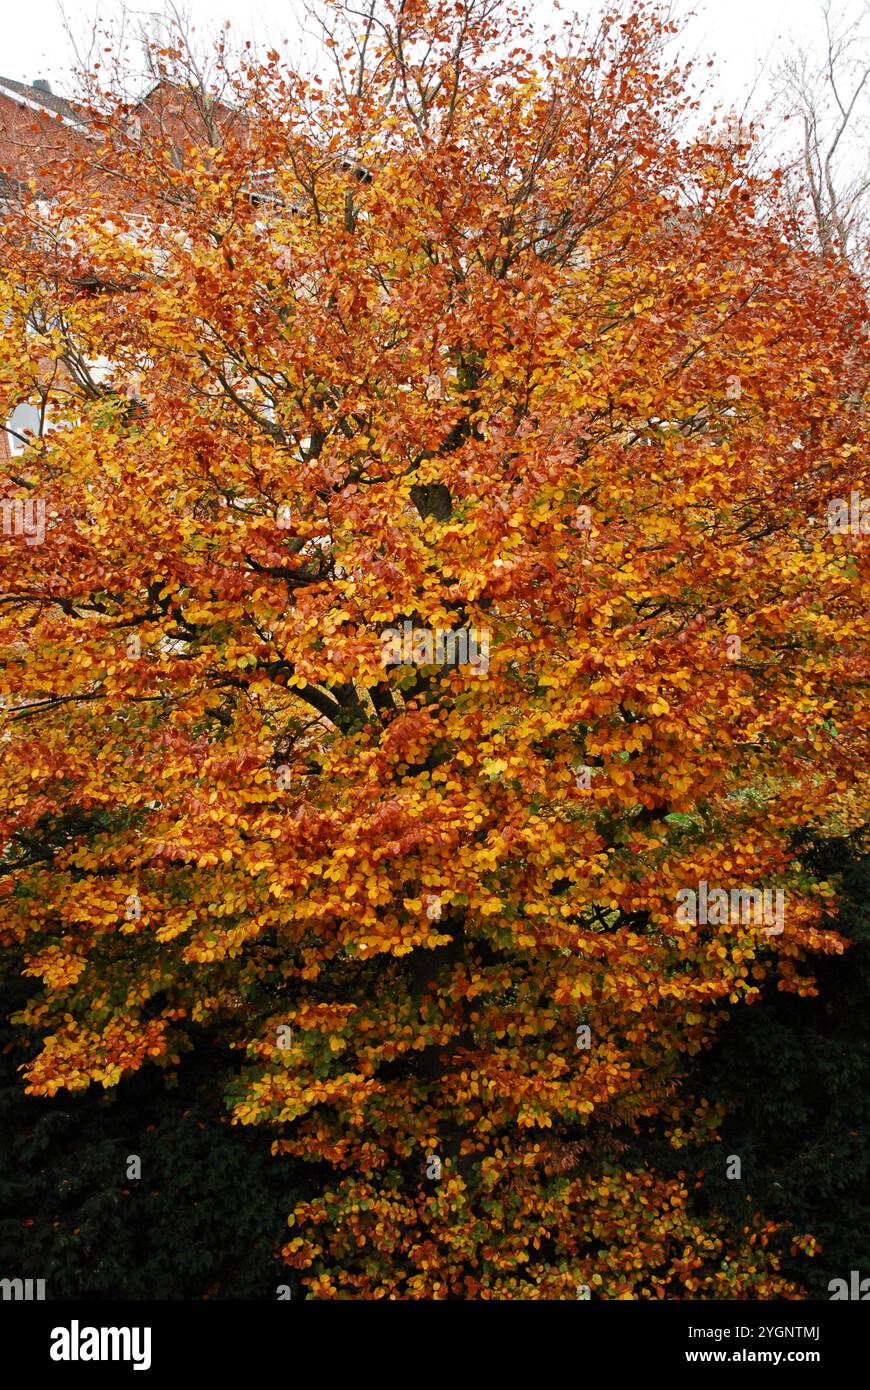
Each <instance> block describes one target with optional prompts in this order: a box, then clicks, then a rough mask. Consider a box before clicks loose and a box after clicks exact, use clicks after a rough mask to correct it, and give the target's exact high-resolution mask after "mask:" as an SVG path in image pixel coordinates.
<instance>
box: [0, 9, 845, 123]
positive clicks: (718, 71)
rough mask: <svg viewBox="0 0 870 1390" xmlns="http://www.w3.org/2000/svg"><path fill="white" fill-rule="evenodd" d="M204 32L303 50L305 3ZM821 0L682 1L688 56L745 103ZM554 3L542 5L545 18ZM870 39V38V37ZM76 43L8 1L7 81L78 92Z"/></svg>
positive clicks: (86, 17) (250, 12)
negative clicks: (42, 82)
mask: <svg viewBox="0 0 870 1390" xmlns="http://www.w3.org/2000/svg"><path fill="white" fill-rule="evenodd" d="M122 3H123V0H63V11H64V12H65V14H66V15H67V17H68V19H69V22H70V24H71V26H72V28H73V29H74V30H75V31H77V32H84V31H85V30H86V29H87V28H88V27H89V23H90V21H91V20H92V19H93V17H94V15H95V14H97V13H100V14H101V15H102V16H103V18H104V19H111V18H112V16H113V15H115V14H117V13H118V11H119V10H120V9H121V7H122ZM180 3H181V4H182V6H183V8H184V9H186V11H187V12H188V13H189V14H190V16H191V17H192V18H193V20H194V22H196V23H197V25H198V26H204V27H206V28H208V27H210V26H213V25H215V24H217V23H219V22H220V21H222V20H224V19H229V20H230V22H231V25H232V30H233V33H234V36H235V37H236V38H245V39H247V38H251V39H254V40H259V41H261V42H263V43H269V44H280V41H281V40H282V39H286V40H289V41H290V44H291V51H292V50H297V49H298V37H297V36H298V35H299V33H300V26H301V23H302V19H303V5H302V3H301V0H180ZM820 5H821V0H676V7H677V9H678V10H679V11H680V12H682V13H685V14H687V15H688V14H690V13H691V12H692V11H694V12H695V13H694V15H693V17H691V18H688V19H687V20H686V23H685V28H684V33H683V44H682V46H683V47H684V49H685V51H686V52H687V53H690V54H697V55H698V56H701V55H703V56H707V55H708V54H709V55H711V56H715V57H716V59H717V64H716V68H715V70H714V83H715V87H716V89H717V91H718V95H719V97H720V99H721V100H722V101H723V102H724V103H725V104H726V105H732V104H735V105H740V104H742V103H741V94H745V93H746V92H747V91H748V90H749V89H750V88H751V87H752V85H753V82H754V80H755V77H756V75H757V73H758V71H759V68H760V67H761V66H762V65H763V64H764V62H765V60H768V61H769V60H770V59H771V56H773V58H774V59H775V57H776V54H777V52H778V51H781V50H782V46H783V45H784V43H785V42H786V41H787V39H788V37H789V36H790V35H795V36H798V37H801V38H802V39H804V40H805V41H808V42H809V43H811V44H812V43H813V42H814V41H815V46H818V40H819V35H820V32H821V31H820V21H819V13H820ZM832 5H833V10H834V12H835V14H839V13H842V14H844V15H855V14H860V13H861V11H862V10H863V8H864V3H863V0H832ZM127 8H128V9H130V10H132V11H134V12H135V13H138V14H141V15H143V16H145V15H147V14H148V13H149V12H150V11H153V10H154V9H160V8H161V5H160V0H157V3H156V4H154V5H152V4H149V3H148V0H145V2H144V3H141V0H140V3H137V0H128V4H127ZM548 8H549V6H548V4H547V0H543V3H541V5H540V9H541V11H542V13H544V14H545V13H546V11H547V9H548ZM572 8H575V9H579V10H581V11H582V10H584V9H586V8H588V4H587V0H562V10H563V12H564V11H569V10H571V9H572ZM868 39H870V35H868ZM69 68H70V57H69V44H68V41H67V38H66V36H65V33H64V26H63V23H62V19H61V7H60V4H59V3H58V0H2V2H0V75H2V76H4V77H13V78H16V79H18V80H19V81H24V82H30V81H32V80H33V79H34V78H36V77H44V78H47V79H48V80H49V81H50V82H51V84H52V87H53V89H54V90H55V91H57V92H60V93H64V92H67V91H69V89H70V78H69Z"/></svg>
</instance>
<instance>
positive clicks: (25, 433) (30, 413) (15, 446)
mask: <svg viewBox="0 0 870 1390" xmlns="http://www.w3.org/2000/svg"><path fill="white" fill-rule="evenodd" d="M39 432H40V415H39V410H38V409H37V407H36V406H35V405H27V404H25V405H17V406H16V407H15V409H14V410H13V412H12V414H11V415H10V416H9V419H8V421H7V423H6V438H7V439H8V441H9V452H10V454H13V455H15V454H21V453H23V452H24V450H25V449H26V448H27V445H28V443H29V442H30V439H31V438H32V437H33V436H35V435H38V434H39Z"/></svg>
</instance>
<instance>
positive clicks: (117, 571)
mask: <svg viewBox="0 0 870 1390" xmlns="http://www.w3.org/2000/svg"><path fill="white" fill-rule="evenodd" d="M323 23H324V32H325V37H326V47H327V50H328V52H329V53H330V54H331V55H332V56H333V57H334V60H335V64H336V71H337V75H336V76H334V77H333V76H330V75H327V74H325V73H314V74H313V75H308V76H304V75H302V74H300V73H298V72H292V71H288V70H287V69H286V68H285V67H283V66H282V64H281V62H280V60H279V58H278V55H276V54H272V55H268V56H267V57H266V58H265V59H263V60H262V61H260V60H259V59H257V58H255V57H254V55H253V51H251V56H250V58H249V60H248V61H246V62H243V63H242V64H241V65H240V67H239V68H238V70H236V71H234V72H233V74H232V88H231V89H232V93H233V96H232V100H229V99H227V97H226V94H225V96H224V100H223V101H221V102H217V101H211V102H210V100H209V97H208V92H207V91H205V92H204V91H203V90H198V91H197V101H196V102H193V104H191V102H192V97H191V88H192V86H195V84H194V83H193V82H192V78H191V69H190V68H189V66H187V65H186V60H185V52H184V50H183V48H181V47H178V48H172V47H167V48H164V49H163V51H162V52H161V53H160V54H158V55H157V56H156V59H155V61H157V62H158V63H159V64H161V65H162V66H161V68H160V71H161V73H162V74H163V77H162V81H161V86H160V87H159V88H158V89H157V91H156V92H154V93H152V94H151V97H150V98H149V101H148V103H146V104H145V105H143V106H141V107H139V108H135V109H134V108H133V107H131V105H130V103H129V102H128V103H118V102H113V101H112V100H111V97H110V96H109V95H106V96H105V99H104V100H103V102H102V104H101V105H99V104H98V105H96V106H95V109H94V112H93V115H92V132H93V138H92V140H91V141H90V143H89V145H88V148H87V149H86V150H85V151H84V152H83V153H81V154H80V155H77V156H74V157H73V156H71V157H70V158H68V159H67V161H66V162H65V163H64V162H62V161H61V162H57V161H56V162H55V163H54V164H53V166H52V167H51V168H46V170H45V177H44V180H43V183H44V185H45V187H50V188H51V189H52V190H53V199H52V201H51V203H50V205H49V206H46V204H45V200H44V199H43V200H41V201H40V202H39V203H36V202H29V203H28V202H25V206H24V207H23V208H22V209H21V214H20V216H19V217H17V218H16V219H15V220H14V222H10V223H7V224H6V225H5V226H4V228H3V233H2V236H3V248H2V249H3V263H4V269H3V275H2V287H0V292H2V300H3V303H2V310H3V322H4V325H5V328H4V337H3V349H2V357H0V393H2V398H3V400H4V402H5V405H6V406H7V407H9V408H11V407H12V405H13V404H16V403H18V402H20V401H22V400H25V399H30V400H32V401H38V402H39V403H40V404H41V406H42V407H44V409H42V411H41V418H42V419H44V422H45V423H44V428H43V429H42V432H41V433H40V434H39V436H38V437H35V438H33V440H32V441H31V442H30V444H29V445H28V447H27V448H26V450H25V452H24V454H23V455H22V456H21V457H19V458H18V459H16V461H15V468H14V473H13V472H10V474H9V476H8V477H7V479H6V483H5V487H6V494H5V495H6V498H7V502H8V505H7V504H6V503H4V506H5V507H6V511H5V512H4V516H6V515H7V514H8V516H9V518H10V519H11V522H12V523H14V522H15V521H16V518H23V517H25V515H26V514H25V511H24V504H25V502H26V501H28V500H29V501H30V502H31V503H32V504H33V505H34V506H35V505H36V503H39V504H40V505H41V507H42V512H41V513H39V512H38V511H37V512H33V513H32V515H33V516H38V515H43V517H44V534H43V535H42V537H41V538H40V537H38V535H37V533H36V530H35V529H34V527H31V528H30V529H29V530H25V528H24V525H23V523H22V525H19V526H16V525H15V524H10V526H8V527H7V528H6V529H7V534H6V535H5V536H4V537H3V540H2V559H0V564H2V594H3V602H2V614H3V616H2V621H0V653H2V662H3V668H2V669H3V687H2V690H3V693H2V699H3V714H4V734H3V737H4V758H3V772H2V776H3V781H4V788H3V791H4V796H3V804H4V811H3V818H2V834H3V840H4V845H5V849H4V858H3V878H2V885H3V887H2V893H3V897H2V903H3V915H2V922H3V931H4V933H5V936H6V939H7V940H8V941H9V942H11V943H12V944H13V945H14V947H15V948H16V950H18V949H20V950H21V951H22V952H23V955H24V960H25V965H24V971H25V975H26V976H27V977H28V978H29V979H30V980H31V981H32V982H33V990H34V993H33V995H32V998H31V1001H30V1002H29V1003H28V1004H27V1005H26V1007H24V1008H23V1009H22V1010H21V1011H20V1012H19V1014H18V1016H17V1021H18V1022H19V1023H20V1024H21V1026H22V1028H23V1029H25V1030H26V1032H27V1034H28V1036H30V1037H32V1038H34V1039H39V1040H40V1045H39V1047H38V1048H37V1049H36V1050H35V1055H34V1056H33V1058H32V1061H31V1062H30V1064H29V1066H28V1067H27V1069H26V1076H25V1081H26V1085H27V1086H28V1088H29V1090H30V1092H31V1093H32V1094H34V1095H36V1096H40V1095H43V1096H51V1095H54V1094H55V1093H57V1092H58V1091H59V1090H62V1089H64V1088H66V1089H68V1090H72V1091H76V1090H79V1089H82V1088H86V1087H87V1086H89V1085H91V1084H93V1083H98V1084H100V1085H102V1086H104V1087H115V1086H118V1085H119V1084H123V1082H124V1079H125V1078H126V1077H128V1076H129V1075H130V1074H132V1073H134V1072H136V1071H138V1070H139V1069H141V1068H143V1067H148V1068H152V1067H157V1068H164V1069H166V1070H167V1071H168V1072H170V1073H171V1072H172V1070H173V1069H174V1068H175V1067H176V1066H177V1065H178V1063H179V1059H180V1057H181V1055H182V1054H183V1053H184V1051H185V1050H186V1049H187V1048H189V1047H190V1046H191V1037H192V1034H193V1033H194V1032H197V1033H199V1032H201V1030H203V1029H205V1030H212V1031H213V1032H214V1034H215V1036H216V1037H217V1038H219V1039H220V1043H221V1048H222V1052H223V1055H224V1059H225V1060H224V1063H223V1065H222V1066H220V1067H217V1066H216V1070H215V1084H216V1085H218V1084H221V1085H223V1086H224V1088H225V1093H226V1101H227V1106H228V1110H229V1113H230V1116H231V1118H232V1120H233V1122H235V1123H237V1124H241V1125H261V1126H266V1127H268V1128H269V1129H270V1130H271V1131H272V1132H273V1134H274V1150H275V1153H276V1155H286V1156H292V1157H294V1158H295V1159H296V1160H297V1161H300V1162H304V1163H312V1164H316V1165H319V1170H320V1171H322V1172H323V1173H325V1174H326V1177H325V1179H324V1185H323V1190H322V1192H321V1193H320V1195H319V1196H317V1197H316V1198H315V1199H313V1200H311V1201H307V1202H302V1203H299V1204H297V1205H296V1206H295V1208H294V1210H293V1211H292V1212H291V1213H289V1220H290V1229H289V1232H288V1238H287V1245H286V1248H285V1251H284V1254H285V1258H286V1261H287V1263H288V1265H289V1266H290V1268H291V1270H292V1271H294V1275H293V1277H296V1278H298V1279H299V1280H300V1281H301V1285H302V1288H303V1290H304V1291H306V1292H308V1293H309V1294H313V1295H315V1296H321V1297H323V1296H326V1297H333V1296H338V1297H365V1298H367V1297H376V1298H377V1297H391V1296H397V1297H406V1298H426V1297H437V1298H443V1297H464V1298H475V1297H508V1298H539V1297H576V1296H577V1291H578V1289H579V1290H581V1291H583V1292H585V1291H587V1290H591V1292H592V1295H593V1296H603V1297H608V1298H630V1297H642V1298H662V1297H723V1296H724V1297H727V1296H755V1297H761V1298H764V1297H776V1296H782V1295H783V1294H785V1295H790V1294H792V1295H795V1296H796V1295H797V1293H798V1290H797V1289H796V1287H795V1286H794V1285H793V1284H791V1283H789V1282H788V1281H787V1280H786V1279H785V1278H784V1277H783V1276H782V1275H781V1274H780V1273H779V1272H778V1264H777V1257H776V1253H775V1250H774V1244H775V1232H774V1231H773V1229H772V1226H770V1224H769V1223H758V1224H756V1223H754V1222H753V1221H752V1220H747V1223H746V1230H745V1231H743V1232H738V1234H737V1236H734V1235H733V1234H726V1232H725V1227H724V1225H723V1223H722V1222H721V1221H720V1220H719V1218H718V1216H717V1213H716V1211H715V1210H713V1211H709V1212H706V1213H705V1214H704V1216H703V1218H701V1217H700V1216H698V1215H697V1214H696V1212H695V1210H694V1209H693V1205H692V1196H691V1194H692V1190H693V1184H694V1177H693V1175H692V1174H690V1173H689V1172H677V1173H676V1174H675V1175H674V1174H670V1175H668V1174H664V1173H662V1172H659V1171H656V1170H655V1169H652V1168H650V1167H648V1166H644V1165H642V1164H639V1163H637V1162H634V1161H631V1160H630V1159H629V1158H627V1156H626V1155H627V1150H626V1140H627V1138H628V1137H630V1136H631V1135H632V1134H633V1133H635V1132H636V1131H637V1130H638V1128H639V1127H640V1126H649V1125H655V1126H657V1127H658V1130H659V1132H660V1133H661V1134H662V1135H664V1136H665V1138H666V1139H667V1141H668V1142H669V1144H670V1145H671V1147H672V1148H673V1149H675V1150H677V1151H679V1150H680V1149H683V1148H686V1146H687V1145H689V1144H690V1143H693V1142H696V1141H698V1140H703V1139H704V1138H705V1137H709V1136H714V1135H715V1134H716V1132H717V1125H718V1123H719V1115H718V1112H717V1108H716V1106H715V1104H712V1103H711V1101H710V1099H709V1098H708V1097H707V1096H705V1095H704V1094H703V1093H697V1092H693V1091H692V1090H691V1088H687V1087H686V1086H684V1085H681V1084H680V1077H681V1075H682V1072H683V1070H684V1064H685V1062H686V1061H687V1060H688V1059H691V1058H694V1057H696V1056H697V1055H698V1054H700V1053H701V1052H702V1051H703V1050H704V1049H705V1048H706V1047H708V1046H709V1044H710V1042H711V1040H712V1039H713V1038H714V1036H715V1034H716V1031H717V1029H718V1027H719V1026H720V1024H721V1023H722V1022H723V1021H724V1020H725V1019H726V1017H728V1015H729V1014H733V1013H734V1012H735V1011H741V1010H744V1009H746V1008H748V1007H749V1006H751V1005H752V1004H753V1002H755V1001H756V1000H757V999H758V998H759V997H760V993H761V990H762V988H763V987H764V984H765V982H766V981H768V980H773V981H775V982H776V986H777V988H778V989H779V990H780V991H784V992H791V993H794V994H796V995H798V996H801V995H810V994H812V992H813V990H814V983H813V977H812V960H811V957H812V956H813V954H817V953H829V954H831V953H838V952H840V951H841V950H842V949H843V945H844V942H843V940H842V938H840V937H839V936H838V935H837V934H836V932H835V931H833V930H831V929H830V925H829V923H827V922H823V921H822V914H823V912H824V910H825V909H829V908H830V907H831V903H832V898H833V889H832V887H831V885H830V884H828V882H827V881H826V880H825V879H824V878H823V877H821V876H820V875H819V874H818V873H815V872H814V871H813V865H812V863H811V862H810V861H809V860H808V859H807V858H806V857H805V856H802V854H801V851H800V844H799V837H800V833H802V832H804V831H807V830H811V829H812V828H813V827H814V826H816V825H819V824H822V823H828V822H829V821H830V818H831V816H832V814H833V813H834V810H835V808H836V813H837V815H838V816H840V818H841V819H842V820H843V821H844V832H843V833H849V832H850V831H851V829H853V828H854V826H855V825H856V824H858V823H859V822H860V821H861V819H862V817H863V816H864V808H865V806H866V772H867V755H868V741H867V727H866V718H865V715H864V713H863V709H864V702H865V701H866V685H867V674H868V665H867V648H866V540H865V539H864V534H863V531H862V528H861V526H860V525H858V526H857V527H852V528H851V529H848V528H847V529H846V531H845V532H843V531H842V529H838V528H836V527H835V528H832V527H831V526H829V524H828V517H829V515H830V513H829V511H828V508H829V505H830V504H831V503H832V501H833V502H836V501H837V499H847V503H848V504H849V505H851V504H852V500H853V494H854V492H855V489H856V487H857V483H858V474H859V470H860V464H861V460H862V459H863V458H865V457H866V447H867V426H866V414H865V397H866V382H867V338H866V319H865V303H864V301H863V299H862V291H861V287H860V285H859V284H858V283H856V281H855V280H854V279H851V278H850V277H849V274H848V269H847V268H845V269H844V267H843V266H841V265H839V264H837V265H834V264H833V263H832V262H831V260H830V259H829V260H828V261H820V260H819V259H818V258H817V257H816V256H814V255H812V254H809V253H808V252H807V251H806V250H805V249H803V248H802V247H801V246H800V244H799V242H798V239H797V237H796V236H795V234H794V227H793V224H792V222H791V220H790V217H789V213H788V206H787V200H786V199H785V197H784V196H783V194H782V189H781V185H780V182H779V181H778V180H777V178H776V177H773V178H771V179H768V180H762V179H760V178H758V177H757V176H754V175H753V174H751V173H750V172H749V170H748V168H747V166H746V163H745V162H744V160H743V156H742V154H741V150H740V148H737V149H735V148H733V144H732V145H731V146H729V145H727V144H726V143H720V142H716V141H715V140H712V139H711V138H709V137H706V136H705V137H704V138H699V139H696V140H694V141H692V140H688V141H687V140H685V139H679V138H678V130H679V126H680V120H681V117H682V116H683V115H684V113H685V111H686V108H687V105H688V103H689V101H690V98H689V97H688V96H687V95H686V94H685V81H684V80H685V74H684V73H683V72H682V71H681V70H680V69H677V68H674V67H672V66H669V65H668V64H667V63H666V62H665V61H664V59H663V57H662V39H663V37H667V36H668V34H669V32H670V28H669V26H668V24H667V23H666V22H665V21H664V20H663V19H662V18H661V16H660V15H659V14H658V13H657V12H656V11H655V10H649V9H647V8H645V7H643V6H641V7H640V8H637V9H636V10H634V11H632V12H626V13H624V14H622V15H613V16H610V17H608V18H605V19H604V20H603V21H602V24H601V26H600V27H599V28H597V29H590V30H589V31H588V32H586V33H585V34H583V35H580V36H577V35H572V34H571V33H568V34H561V35H557V36H556V38H555V40H554V41H552V42H548V43H539V42H537V41H536V36H535V34H534V32H533V31H532V29H531V27H530V24H529V21H528V19H527V17H526V16H525V15H524V14H523V13H522V12H520V11H517V10H515V9H514V8H512V7H510V6H506V5H502V4H495V3H487V2H485V0H483V2H482V0H463V2H462V3H459V4H447V3H437V2H436V3H423V0H419V2H418V3H407V0H406V2H405V3H399V4H393V3H383V2H382V0H376V2H373V3H372V4H371V7H370V8H369V6H368V0H367V4H366V6H365V7H364V9H363V11H362V12H359V11H357V10H355V9H354V8H353V7H343V6H342V5H331V6H330V7H329V8H328V9H327V10H326V12H325V13H324V19H323ZM191 113H193V114H191ZM94 364H99V366H98V368H95V365H94ZM16 501H17V503H18V504H20V505H19V509H18V511H16V510H15V504H16ZM850 515H851V513H850ZM858 515H859V518H860V505H859V512H858ZM702 884H703V885H704V889H702V887H701V885H702ZM707 887H709V889H710V891H711V892H714V891H716V890H718V891H719V892H720V893H723V894H724V895H725V896H726V897H727V901H728V903H729V910H728V911H727V912H725V913H724V915H723V913H722V912H721V911H714V910H711V911H709V912H699V913H696V914H695V917H694V919H693V917H692V915H691V914H690V913H687V912H684V911H681V910H680V904H681V903H682V904H683V905H684V904H685V902H686V901H687V897H686V895H687V894H688V893H689V892H694V893H696V895H698V894H701V893H703V892H705V891H706V888H707ZM744 890H745V892H744ZM765 891H766V892H768V893H769V894H771V895H773V894H775V893H777V892H781V893H782V894H783V895H784V898H783V899H782V900H781V901H783V902H784V903H785V912H784V920H783V922H782V923H781V924H779V923H777V922H776V921H775V919H774V918H773V917H770V918H768V917H764V916H761V915H760V914H758V913H757V912H756V911H755V909H754V907H753V902H754V899H753V898H752V894H753V893H755V892H757V893H758V894H763V893H764V892H765ZM735 895H736V896H737V911H736V915H735V913H733V912H732V911H731V910H730V907H731V905H732V904H733V901H734V897H735Z"/></svg>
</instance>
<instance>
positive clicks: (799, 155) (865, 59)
mask: <svg viewBox="0 0 870 1390" xmlns="http://www.w3.org/2000/svg"><path fill="white" fill-rule="evenodd" d="M819 18H820V21H821V25H822V26H823V41H822V43H821V45H820V46H819V48H818V50H817V51H816V50H815V49H814V50H813V51H810V49H808V48H807V46H806V45H803V44H795V45H794V46H793V48H792V50H791V52H790V53H789V54H788V55H787V56H786V57H785V58H784V59H783V60H782V62H781V63H780V64H779V67H778V70H777V73H776V87H777V96H778V101H779V104H780V107H781V110H782V112H783V115H784V116H785V117H786V118H790V119H792V120H794V121H795V122H796V123H797V125H798V128H799V139H798V141H797V142H796V144H798V145H799V148H798V149H797V150H796V152H795V158H794V162H793V163H792V164H791V165H790V167H789V169H788V175H787V176H788V181H789V182H788V188H789V195H790V198H791V202H792V206H793V208H794V209H795V210H801V211H807V212H808V213H809V214H810V218H811V222H812V228H813V232H814V235H815V237H816V239H817V241H818V245H819V248H820V249H821V251H822V252H823V253H825V254H829V253H831V252H833V251H835V250H839V251H840V252H842V253H844V254H846V255H848V256H849V257H850V258H851V259H853V260H854V261H856V262H857V261H863V259H864V257H865V256H866V253H867V250H868V235H870V171H868V167H867V165H868V161H867V150H868V137H870V3H867V0H865V4H864V7H863V10H862V12H861V14H860V15H858V16H856V17H853V18H852V19H844V18H842V17H840V16H838V14H837V13H836V10H835V6H834V4H833V3H832V0H825V3H824V4H823V5H822V6H821V10H820V16H819Z"/></svg>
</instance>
